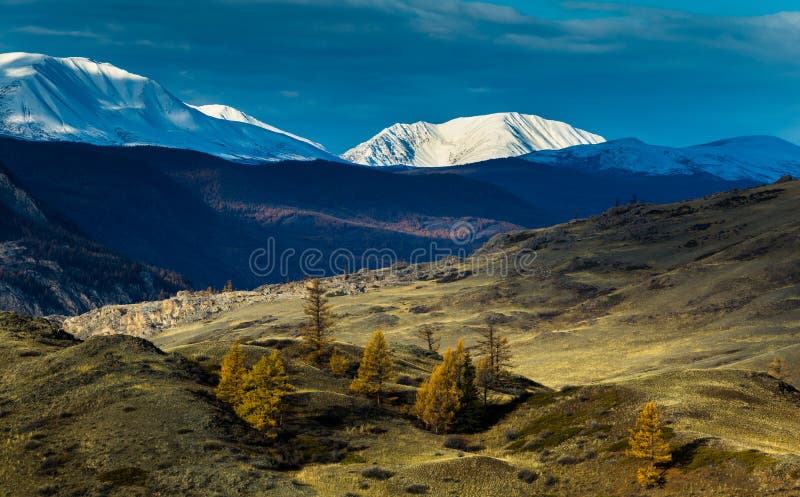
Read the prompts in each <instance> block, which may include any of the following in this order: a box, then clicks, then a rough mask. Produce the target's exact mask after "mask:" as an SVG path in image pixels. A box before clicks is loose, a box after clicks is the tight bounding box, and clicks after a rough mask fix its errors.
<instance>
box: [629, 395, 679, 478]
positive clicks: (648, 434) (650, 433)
mask: <svg viewBox="0 0 800 497" xmlns="http://www.w3.org/2000/svg"><path fill="white" fill-rule="evenodd" d="M625 455H626V456H628V457H634V458H637V459H641V460H643V461H644V462H645V465H644V466H642V467H640V468H639V470H638V471H637V473H636V480H637V481H638V482H639V484H641V485H642V486H646V487H649V486H654V485H657V484H659V483H661V482H662V481H663V475H664V472H663V471H662V470H660V469H659V468H658V467H657V465H658V464H662V463H666V462H669V461H671V460H672V455H671V453H670V448H669V444H668V443H667V442H666V441H665V440H664V433H663V431H662V428H661V423H660V422H659V419H658V408H657V407H656V403H655V402H648V403H647V404H645V406H644V409H642V412H641V413H640V414H639V418H638V419H637V420H636V425H635V426H634V428H633V429H632V430H631V431H630V438H629V439H628V450H627V451H626V452H625Z"/></svg>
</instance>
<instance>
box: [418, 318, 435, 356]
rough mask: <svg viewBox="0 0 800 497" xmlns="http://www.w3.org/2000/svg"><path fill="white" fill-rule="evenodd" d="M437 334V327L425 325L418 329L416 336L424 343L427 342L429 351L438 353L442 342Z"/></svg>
mask: <svg viewBox="0 0 800 497" xmlns="http://www.w3.org/2000/svg"><path fill="white" fill-rule="evenodd" d="M436 332H437V330H436V326H435V325H433V324H423V325H422V326H420V327H419V328H417V331H416V332H415V334H416V335H417V337H419V338H420V339H421V340H422V341H423V342H425V345H426V346H427V347H428V350H430V351H431V352H438V350H439V343H440V341H441V340H440V339H439V337H438V335H437V334H436Z"/></svg>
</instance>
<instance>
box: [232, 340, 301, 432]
mask: <svg viewBox="0 0 800 497" xmlns="http://www.w3.org/2000/svg"><path fill="white" fill-rule="evenodd" d="M291 388H292V387H291V385H290V384H289V377H288V376H287V375H286V368H285V367H284V364H283V361H282V360H281V358H280V355H279V354H278V351H277V350H273V351H272V354H270V355H269V357H267V356H262V357H261V359H260V360H259V361H258V362H257V363H256V365H255V366H253V369H251V370H250V372H248V373H247V376H245V379H244V388H243V392H242V398H241V401H240V402H239V403H238V404H237V405H236V406H235V408H234V410H235V411H236V414H238V415H239V417H240V418H242V419H243V420H244V421H245V422H247V423H248V424H249V425H250V426H252V427H253V428H255V429H257V430H267V429H270V428H275V427H276V426H278V425H279V424H280V419H281V411H282V408H283V398H284V397H285V396H286V395H287V394H288V393H289V391H290V390H291Z"/></svg>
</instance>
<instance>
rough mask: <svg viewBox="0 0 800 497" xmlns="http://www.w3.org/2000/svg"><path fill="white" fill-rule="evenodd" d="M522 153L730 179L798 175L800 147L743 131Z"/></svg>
mask: <svg viewBox="0 0 800 497" xmlns="http://www.w3.org/2000/svg"><path fill="white" fill-rule="evenodd" d="M522 158H523V159H525V160H528V161H530V162H534V163H537V164H547V165H553V166H564V167H572V168H581V169H593V170H611V169H617V170H621V171H630V172H635V173H645V174H649V175H674V174H681V175H687V174H700V173H705V174H711V175H714V176H717V177H719V178H722V179H726V180H732V181H735V180H752V181H759V182H763V183H769V182H772V181H775V180H777V179H778V178H780V177H781V176H784V175H787V174H789V175H791V176H794V177H800V147H798V146H797V145H794V144H792V143H789V142H787V141H786V140H782V139H780V138H776V137H773V136H743V137H739V138H731V139H728V140H720V141H716V142H712V143H707V144H704V145H695V146H691V147H683V148H673V147H663V146H658V145H648V144H647V143H644V142H642V141H640V140H637V139H635V138H624V139H620V140H613V141H609V142H605V143H601V144H597V145H581V146H575V147H570V148H566V149H563V150H550V151H541V152H535V153H532V154H528V155H525V156H524V157H522Z"/></svg>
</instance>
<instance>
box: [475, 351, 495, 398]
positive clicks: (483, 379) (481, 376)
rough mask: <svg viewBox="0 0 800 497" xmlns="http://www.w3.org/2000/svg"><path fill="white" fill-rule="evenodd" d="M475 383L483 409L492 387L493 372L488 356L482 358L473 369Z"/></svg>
mask: <svg viewBox="0 0 800 497" xmlns="http://www.w3.org/2000/svg"><path fill="white" fill-rule="evenodd" d="M475 383H476V384H477V385H478V388H480V389H481V394H482V397H483V407H486V406H487V405H488V403H489V389H491V388H492V386H493V385H494V383H495V381H494V370H493V369H492V365H491V363H490V362H489V357H488V356H483V357H482V358H481V360H480V361H478V365H477V366H476V367H475Z"/></svg>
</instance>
